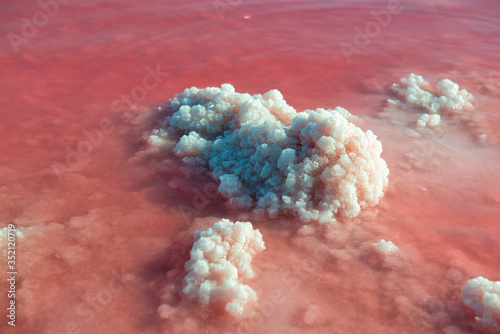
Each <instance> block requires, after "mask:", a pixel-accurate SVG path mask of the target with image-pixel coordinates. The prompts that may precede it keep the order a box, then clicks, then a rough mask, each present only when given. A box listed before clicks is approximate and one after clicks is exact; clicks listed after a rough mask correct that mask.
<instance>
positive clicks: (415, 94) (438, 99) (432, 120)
mask: <svg viewBox="0 0 500 334" xmlns="http://www.w3.org/2000/svg"><path fill="white" fill-rule="evenodd" d="M400 82H401V84H396V83H395V84H393V89H394V90H395V91H396V92H397V93H398V94H399V95H400V96H402V98H404V100H405V102H406V103H407V104H408V105H410V106H415V107H420V108H422V109H423V110H425V111H426V112H425V113H423V114H422V115H421V116H420V118H419V119H418V121H417V124H416V125H417V127H418V128H425V127H429V128H434V127H437V126H438V125H439V124H440V122H441V115H449V116H453V115H455V114H459V113H462V112H464V111H468V110H471V109H473V105H472V103H471V101H472V100H473V98H474V96H473V95H472V94H471V93H469V92H467V91H466V90H465V89H462V90H460V89H459V86H458V84H456V83H454V82H453V81H451V80H449V79H444V80H441V81H440V82H438V84H437V85H436V87H432V86H431V85H430V84H429V82H428V81H427V80H425V79H424V78H423V77H422V76H420V75H416V74H414V73H411V74H410V75H409V77H408V78H402V79H401V80H400Z"/></svg>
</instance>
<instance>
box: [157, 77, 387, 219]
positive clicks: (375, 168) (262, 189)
mask: <svg viewBox="0 0 500 334" xmlns="http://www.w3.org/2000/svg"><path fill="white" fill-rule="evenodd" d="M171 107H172V109H173V110H174V114H173V115H172V117H171V118H170V119H169V123H170V127H169V128H168V133H169V136H170V138H172V139H175V140H177V145H176V146H175V148H174V152H175V154H176V155H177V156H178V157H181V158H183V160H184V161H185V162H186V163H191V164H195V165H199V166H203V167H205V168H206V169H207V170H209V171H210V172H211V175H212V177H213V178H214V179H215V180H216V181H218V182H219V183H220V186H219V192H220V193H221V194H222V195H223V196H224V197H226V198H227V199H228V205H229V206H232V207H235V208H239V209H253V210H254V211H255V212H261V213H268V214H269V215H276V214H279V213H285V214H287V213H295V214H297V215H298V216H299V217H300V218H301V219H302V220H304V221H319V222H322V223H323V222H331V221H334V220H335V219H336V216H337V215H338V216H343V217H355V216H357V215H358V214H359V213H360V211H361V210H362V209H363V208H367V207H371V206H374V205H376V204H378V202H379V200H380V198H381V197H382V196H383V194H384V190H385V188H386V187H387V184H388V179H387V176H388V174H389V169H388V168H387V164H386V163H385V161H384V160H383V159H382V158H381V156H380V155H381V153H382V145H381V143H380V141H378V140H377V137H376V136H375V135H374V134H373V132H371V131H370V130H368V131H366V132H363V131H362V130H361V129H360V128H359V127H357V126H356V125H354V124H353V123H352V122H353V121H355V119H356V118H355V117H354V116H352V115H351V114H350V113H349V112H348V111H347V110H345V109H342V108H340V107H337V108H336V109H335V110H325V109H317V110H316V111H312V110H306V111H304V112H300V113H297V112H296V111H295V109H293V108H292V107H291V106H289V105H288V104H287V103H286V101H285V100H284V99H283V96H282V95H281V93H280V92H279V91H278V90H271V91H269V92H267V93H265V94H264V95H259V94H258V95H253V96H251V95H249V94H240V93H236V92H235V90H234V87H233V86H231V85H229V84H224V85H222V86H221V88H214V87H212V88H206V89H198V88H196V87H193V88H190V89H186V90H185V91H184V93H182V94H177V95H176V96H175V98H174V99H173V100H172V102H171ZM158 133H159V132H156V133H155V134H154V136H158ZM154 141H157V139H156V138H155V139H154Z"/></svg>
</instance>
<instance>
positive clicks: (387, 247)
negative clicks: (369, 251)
mask: <svg viewBox="0 0 500 334" xmlns="http://www.w3.org/2000/svg"><path fill="white" fill-rule="evenodd" d="M373 245H374V246H375V247H377V248H378V249H380V250H381V251H382V252H384V253H392V252H394V251H397V250H398V247H397V246H396V245H395V244H394V243H393V242H392V241H385V240H384V239H382V240H381V241H380V242H379V243H376V244H373Z"/></svg>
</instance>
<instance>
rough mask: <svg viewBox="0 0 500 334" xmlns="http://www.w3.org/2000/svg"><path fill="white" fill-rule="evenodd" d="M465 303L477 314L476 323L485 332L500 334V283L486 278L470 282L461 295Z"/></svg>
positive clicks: (478, 278)
mask: <svg viewBox="0 0 500 334" xmlns="http://www.w3.org/2000/svg"><path fill="white" fill-rule="evenodd" d="M460 298H461V299H462V301H463V303H464V304H465V305H466V306H468V307H469V308H471V309H472V310H473V311H474V313H475V314H476V318H475V320H476V323H477V324H478V325H479V326H480V327H481V328H482V329H484V330H487V331H491V332H492V333H500V281H497V282H492V281H490V280H488V279H486V278H484V277H481V276H479V277H477V278H474V279H471V280H469V282H467V284H466V285H465V286H464V287H463V289H462V294H461V295H460Z"/></svg>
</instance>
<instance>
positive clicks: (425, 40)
mask: <svg viewBox="0 0 500 334" xmlns="http://www.w3.org/2000/svg"><path fill="white" fill-rule="evenodd" d="M42 2H43V1H42ZM63 2H64V1H61V2H60V3H58V8H56V7H54V6H52V7H50V8H49V7H47V8H49V9H47V10H48V11H49V12H50V13H51V14H52V16H50V17H49V16H44V15H43V13H44V12H43V9H42V8H41V7H40V5H39V4H38V3H37V2H33V1H31V2H30V1H15V2H14V1H9V2H5V3H3V4H2V10H1V11H0V16H1V24H0V27H1V34H2V35H3V36H4V38H2V41H1V43H2V44H1V45H2V48H1V50H2V51H1V53H0V66H1V68H2V70H3V75H2V78H1V80H2V83H3V94H0V101H1V104H0V105H1V107H0V108H1V111H0V115H1V121H0V134H1V138H2V140H1V141H0V150H1V153H2V154H1V155H0V197H1V201H0V203H1V204H0V226H1V227H7V225H8V224H14V225H15V226H16V228H17V229H19V230H20V231H21V232H22V234H23V236H22V237H19V236H18V238H17V241H16V270H17V275H16V298H15V301H16V321H15V325H16V326H15V327H12V326H10V325H8V324H7V321H8V320H9V319H8V318H7V317H6V315H7V312H8V311H7V310H6V308H7V307H8V305H9V304H8V303H9V302H10V300H11V299H10V298H8V296H7V292H8V291H9V285H8V284H7V281H6V279H5V278H4V277H7V272H8V271H9V270H8V267H7V256H6V254H4V253H3V251H4V250H6V246H5V245H2V247H4V249H3V250H2V254H3V255H2V256H3V258H2V259H1V260H0V272H1V277H2V280H1V282H0V305H1V309H2V310H4V311H2V312H3V313H5V314H2V317H1V318H0V319H2V320H1V322H0V332H1V333H23V334H24V333H27V334H28V333H29V334H31V333H36V334H38V333H40V334H62V333H68V334H69V333H81V334H87V333H97V334H100V333H123V334H126V333H147V334H150V333H151V334H153V333H440V334H444V333H446V334H450V333H481V329H479V328H476V327H475V325H474V314H473V313H472V312H471V311H470V310H468V309H467V308H465V307H464V306H463V304H462V302H461V301H460V298H459V295H460V292H461V288H462V287H463V286H464V285H465V284H466V283H467V281H468V280H469V279H472V278H475V277H477V276H484V277H486V278H488V279H490V280H492V281H499V280H500V260H499V259H500V223H499V222H500V209H499V208H500V195H499V191H498V189H500V170H499V167H498V166H499V165H500V154H499V146H498V145H499V144H498V143H499V138H498V137H499V136H498V129H499V126H500V114H499V111H498V110H499V107H500V99H499V98H500V96H499V94H498V88H499V85H498V82H499V77H500V65H499V63H498V59H499V55H500V7H499V6H498V4H497V3H495V2H494V1H470V0H469V1H459V0H457V1H411V2H410V1H403V0H401V2H400V3H399V4H398V3H394V2H385V1H377V2H373V1H336V2H331V1H275V2H268V1H252V0H245V1H224V0H221V1H220V2H219V1H212V0H209V1H199V0H196V1H184V2H171V1H157V0H153V1H150V2H147V3H144V2H141V1H137V0H131V1H126V2H121V3H118V2H111V1H104V2H98V1H87V2H72V1H66V2H65V3H63ZM52 3H54V2H52ZM389 10H390V11H389ZM372 11H374V13H381V11H384V13H389V15H386V16H384V17H379V20H381V21H377V20H376V16H377V14H373V13H372ZM40 13H42V14H40ZM384 20H385V21H384ZM32 24H33V27H35V29H33V28H31V30H30V28H29V27H28V26H31V25H32ZM34 24H37V25H38V27H36V25H34ZM23 27H24V30H23ZM370 29H373V30H370ZM367 34H368V35H367ZM9 36H10V37H9ZM363 36H364V37H363ZM411 72H414V73H417V74H420V75H423V76H424V77H425V78H427V79H428V80H429V81H431V82H433V83H434V84H435V83H436V82H437V81H439V80H441V79H444V78H449V79H451V80H452V81H454V82H456V83H458V84H459V85H460V88H465V89H467V90H468V91H469V92H471V93H472V94H474V95H475V99H474V102H473V103H474V106H475V110H476V112H477V115H478V121H477V123H475V125H474V126H475V127H477V128H480V129H481V131H484V132H485V133H487V135H488V142H487V143H485V144H482V145H479V144H478V143H477V141H475V140H474V138H473V137H474V135H473V132H472V131H471V127H467V126H461V125H460V124H456V123H449V124H448V125H444V127H443V128H442V130H440V131H439V132H437V133H432V132H423V133H420V135H416V134H415V132H414V131H413V130H412V123H411V122H410V121H409V119H410V118H409V117H410V116H407V115H399V116H394V115H392V114H391V115H389V116H388V115H387V108H386V107H387V103H386V100H387V98H393V96H391V94H390V92H389V90H388V89H387V88H388V87H389V86H390V85H391V84H392V83H393V82H399V79H400V78H402V77H406V76H408V74H409V73H411ZM223 83H231V84H232V85H234V86H235V88H236V91H237V92H241V93H243V92H248V93H251V94H257V93H259V94H263V93H265V92H267V91H269V90H271V89H279V90H280V91H281V93H282V94H283V96H284V98H285V100H286V101H287V103H288V104H290V105H291V106H293V107H294V108H295V109H297V110H298V111H301V110H304V109H315V108H318V107H322V108H332V109H333V108H335V107H336V106H342V107H344V108H346V109H347V110H349V111H350V112H351V113H352V114H354V115H356V116H361V117H363V121H362V123H360V126H361V127H362V128H363V129H364V130H366V129H371V130H372V131H373V132H374V133H375V134H376V135H377V137H378V139H379V140H380V141H381V142H382V145H383V148H384V152H383V153H382V157H383V158H384V159H385V161H386V162H387V164H388V166H389V169H390V174H389V187H388V190H387V192H386V194H385V196H384V198H383V199H382V200H381V202H380V204H379V205H378V206H377V207H375V208H373V209H368V210H366V211H364V212H363V213H362V214H361V215H360V216H358V217H357V218H355V219H352V220H349V221H345V222H341V223H339V224H338V225H335V226H333V227H331V228H329V229H327V230H326V231H321V232H317V233H313V234H312V235H302V234H300V233H297V230H298V228H299V227H300V225H301V224H300V222H299V221H297V220H293V219H290V218H285V217H278V218H277V219H265V218H262V217H260V218H259V217H253V216H252V215H248V214H245V213H238V212H234V211H230V210H227V209H226V208H225V207H224V200H223V199H222V198H220V196H219V195H217V194H216V193H214V191H213V184H212V183H211V181H210V180H209V178H206V177H204V176H202V175H200V177H197V178H190V179H186V178H183V175H185V166H184V165H183V164H182V162H181V161H178V160H175V159H171V158H170V157H168V158H165V159H164V160H162V156H161V154H159V157H158V158H156V159H149V160H148V159H138V157H137V152H139V151H141V150H143V149H144V145H145V139H146V138H147V136H146V135H145V134H147V133H148V132H149V131H150V130H151V129H153V128H155V127H157V124H155V123H151V122H150V118H149V117H141V115H145V114H146V111H148V115H149V114H150V111H151V110H154V108H156V106H158V105H162V104H164V103H165V102H166V101H168V99H170V98H172V97H173V96H174V94H176V93H179V92H182V91H183V90H184V89H185V88H186V87H191V86H196V87H200V88H202V87H209V86H217V87H220V85H221V84H223ZM401 118H402V119H403V121H401ZM417 133H419V132H417ZM221 218H229V219H231V220H233V221H235V220H249V221H251V222H252V223H253V225H254V228H258V229H259V231H260V232H261V233H262V235H263V239H264V241H265V243H266V248H267V249H266V250H265V251H264V252H262V253H261V254H259V255H257V256H256V257H255V259H254V261H253V268H254V270H255V272H256V277H255V279H254V280H253V281H252V282H251V285H252V288H253V289H254V290H255V291H256V293H257V294H258V295H259V303H260V304H259V306H257V308H256V310H255V312H254V313H253V315H252V316H251V317H250V318H248V319H246V320H234V319H232V318H231V317H230V316H228V315H227V314H225V312H224V310H223V309H221V308H217V307H215V308H213V309H201V308H200V306H199V305H197V304H196V303H194V302H193V303H191V304H186V303H181V302H179V301H174V302H173V304H174V305H178V307H179V309H178V310H177V312H178V314H179V316H177V317H175V318H174V319H162V318H160V316H159V314H158V312H157V309H158V307H159V306H160V305H161V303H162V300H161V296H162V295H163V294H164V292H165V289H167V288H168V286H169V284H170V283H172V282H170V281H169V280H171V279H172V277H173V276H174V275H170V276H169V275H168V272H172V270H173V269H176V268H179V267H180V268H182V264H183V263H184V262H185V261H187V260H188V259H189V254H188V251H189V248H190V247H191V246H192V243H193V239H192V232H193V231H194V230H197V229H206V228H208V227H210V226H212V225H213V223H214V222H216V221H218V220H220V219H221ZM381 239H385V240H390V241H392V242H393V243H394V244H395V245H396V246H397V247H398V250H397V252H394V253H391V254H390V255H384V254H381V253H379V252H377V251H375V250H374V248H373V247H372V244H373V243H377V242H379V241H380V240H381ZM179 296H180V294H179Z"/></svg>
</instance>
